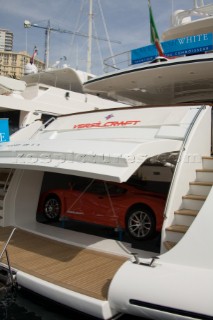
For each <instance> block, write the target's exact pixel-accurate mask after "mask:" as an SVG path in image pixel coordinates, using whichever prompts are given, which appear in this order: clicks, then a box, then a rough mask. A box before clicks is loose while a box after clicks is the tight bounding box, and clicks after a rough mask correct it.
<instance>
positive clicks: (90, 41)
mask: <svg viewBox="0 0 213 320" xmlns="http://www.w3.org/2000/svg"><path fill="white" fill-rule="evenodd" d="M92 4H93V0H89V28H88V30H89V32H88V50H87V73H91V64H92V62H91V60H92V58H91V57H92V19H93V12H92Z"/></svg>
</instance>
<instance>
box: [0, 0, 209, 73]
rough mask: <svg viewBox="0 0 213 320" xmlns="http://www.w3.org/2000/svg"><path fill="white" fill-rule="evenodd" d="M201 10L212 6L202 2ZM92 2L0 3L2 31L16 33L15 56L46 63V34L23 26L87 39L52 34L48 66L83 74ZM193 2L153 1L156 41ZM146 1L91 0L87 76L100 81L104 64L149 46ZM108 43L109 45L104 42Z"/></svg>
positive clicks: (27, 0) (35, 0)
mask: <svg viewBox="0 0 213 320" xmlns="http://www.w3.org/2000/svg"><path fill="white" fill-rule="evenodd" d="M204 2H205V4H209V3H211V4H212V3H213V0H206V1H204ZM89 3H90V0H0V8H1V10H0V28H3V29H8V30H10V31H12V32H13V33H14V45H13V51H15V52H20V51H27V52H28V53H29V54H30V55H31V54H32V53H33V49H34V46H36V47H37V49H38V56H37V57H38V58H39V59H40V60H42V61H43V60H44V54H45V29H42V28H38V27H31V28H29V29H26V28H24V21H25V20H28V21H30V22H31V23H34V24H37V25H38V26H40V27H44V28H46V27H47V24H48V20H49V21H50V25H51V27H54V28H56V29H57V30H58V29H63V30H66V31H71V32H79V33H81V34H84V35H85V36H77V35H72V34H70V33H60V32H58V31H51V34H50V51H49V55H50V58H49V65H50V66H53V65H58V66H62V65H63V64H67V65H69V66H70V67H73V68H77V69H79V70H83V71H86V69H87V48H88V37H87V35H88V17H89ZM193 5H194V1H193V0H151V6H152V11H153V15H154V19H155V24H156V26H157V29H158V33H159V36H161V34H162V33H163V31H165V30H167V29H168V28H169V27H170V26H171V14H172V12H173V11H174V10H180V9H191V8H192V7H193ZM149 28H150V26H149V12H148V0H93V36H96V37H98V38H101V39H102V40H97V39H93V40H92V61H91V72H92V73H93V74H96V75H99V74H102V73H104V72H105V71H106V69H105V67H104V66H103V60H104V59H106V58H108V57H110V56H112V54H113V55H118V54H120V53H121V52H127V51H129V50H131V49H135V48H139V47H142V46H144V45H149V44H150V29H149ZM107 39H109V40H110V42H109V41H107Z"/></svg>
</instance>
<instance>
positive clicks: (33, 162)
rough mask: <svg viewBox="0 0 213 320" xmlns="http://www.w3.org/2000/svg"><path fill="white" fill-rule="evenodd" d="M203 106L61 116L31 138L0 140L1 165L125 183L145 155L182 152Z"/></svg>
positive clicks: (134, 109)
mask: <svg viewBox="0 0 213 320" xmlns="http://www.w3.org/2000/svg"><path fill="white" fill-rule="evenodd" d="M199 108H200V107H198V106H194V107H184V106H179V107H158V108H129V109H126V108H125V109H123V110H118V109H111V110H105V111H97V112H85V113H83V114H75V115H70V116H59V117H58V118H57V119H56V120H55V121H53V122H52V123H51V124H50V125H49V126H47V127H46V128H44V129H43V130H42V131H39V132H38V133H37V134H35V135H34V136H33V138H31V139H30V140H28V141H20V142H9V143H2V144H0V164H1V166H2V167H8V166H9V167H12V168H22V169H31V170H40V171H50V172H58V173H64V174H72V175H77V176H84V177H89V178H94V179H101V180H106V181H115V182H124V181H127V180H128V179H129V178H130V177H131V176H132V175H133V174H134V172H135V171H136V170H137V169H138V168H139V167H140V166H141V164H142V163H143V162H144V161H145V160H146V159H148V158H150V157H153V156H156V155H159V154H162V153H165V152H173V151H179V150H180V149H181V146H182V144H183V141H184V139H185V136H186V134H187V132H188V129H189V127H190V124H191V123H192V121H193V119H194V117H195V115H196V113H197V112H198V109H199ZM22 130H24V129H22Z"/></svg>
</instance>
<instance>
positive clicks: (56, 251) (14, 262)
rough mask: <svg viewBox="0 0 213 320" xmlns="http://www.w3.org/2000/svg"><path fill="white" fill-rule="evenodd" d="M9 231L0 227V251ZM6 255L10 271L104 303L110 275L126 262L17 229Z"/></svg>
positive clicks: (10, 229) (120, 258)
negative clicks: (16, 270)
mask: <svg viewBox="0 0 213 320" xmlns="http://www.w3.org/2000/svg"><path fill="white" fill-rule="evenodd" d="M11 231H12V228H9V227H6V228H2V227H0V251H1V250H2V249H1V248H3V245H4V243H5V242H6V241H7V239H8V237H9V235H10V232H11ZM8 253H9V259H10V264H11V266H12V267H13V268H16V269H18V270H21V271H23V272H26V273H28V274H30V275H33V276H35V277H38V278H40V279H42V280H45V281H48V282H51V283H53V284H56V285H59V286H61V287H64V288H67V289H70V290H73V291H75V292H78V293H82V294H85V295H88V296H90V297H94V298H97V299H100V300H106V299H107V293H108V288H109V285H110V282H111V280H112V278H113V276H114V274H115V273H116V271H117V270H118V268H119V267H120V266H121V265H122V264H123V263H124V262H125V261H126V260H127V259H126V258H123V257H119V256H116V255H112V254H107V253H102V252H98V251H95V250H91V249H84V248H79V247H76V246H73V245H69V244H65V243H62V242H59V241H55V240H51V239H47V238H45V237H42V236H39V235H35V234H33V233H30V232H26V231H23V230H20V229H16V230H15V233H14V234H13V237H12V239H11V241H10V244H9V245H8ZM3 261H6V260H3Z"/></svg>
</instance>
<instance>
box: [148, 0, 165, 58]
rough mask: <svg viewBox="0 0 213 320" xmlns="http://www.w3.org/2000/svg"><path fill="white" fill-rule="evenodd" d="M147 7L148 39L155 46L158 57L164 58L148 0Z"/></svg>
mask: <svg viewBox="0 0 213 320" xmlns="http://www.w3.org/2000/svg"><path fill="white" fill-rule="evenodd" d="M148 6H149V21H150V38H151V43H153V44H155V46H156V48H157V51H158V54H159V56H164V52H163V48H162V46H161V43H160V39H159V35H158V31H157V28H156V25H155V21H154V17H153V14H152V8H151V4H150V0H148Z"/></svg>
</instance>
